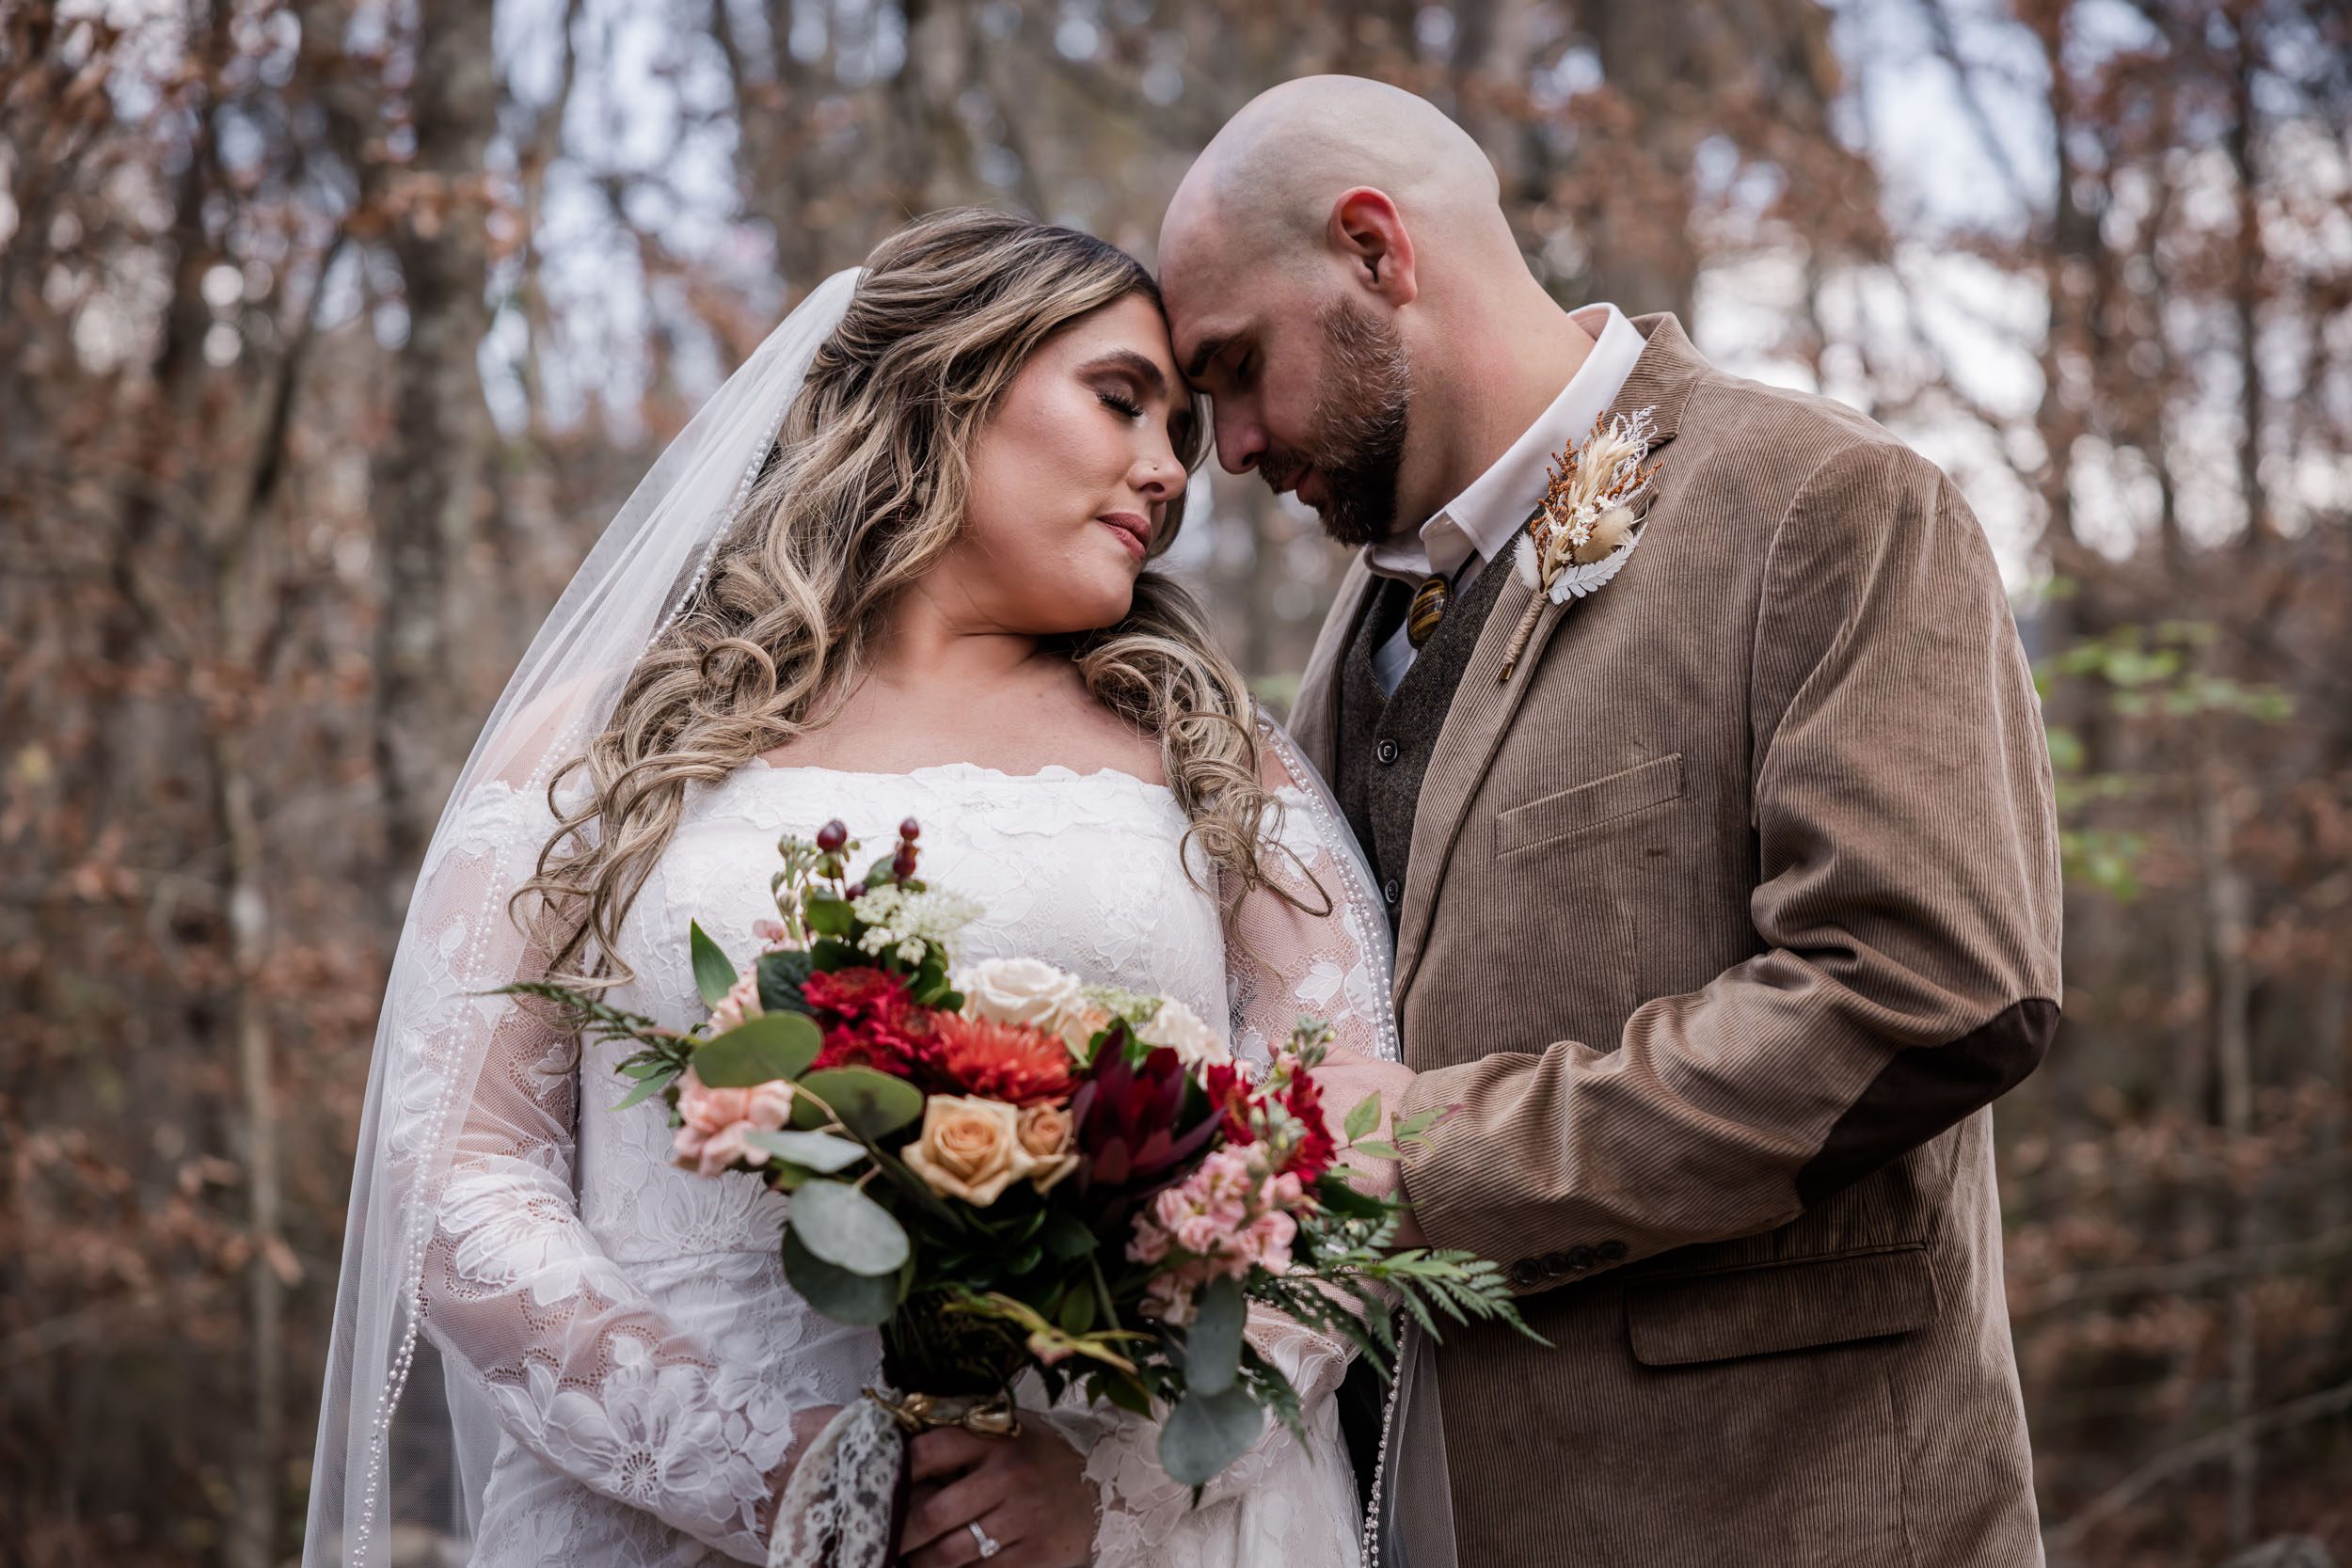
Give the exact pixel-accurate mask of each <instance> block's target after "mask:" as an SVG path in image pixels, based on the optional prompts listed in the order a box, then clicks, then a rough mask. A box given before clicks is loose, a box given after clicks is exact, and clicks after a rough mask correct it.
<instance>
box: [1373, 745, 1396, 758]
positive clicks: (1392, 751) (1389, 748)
mask: <svg viewBox="0 0 2352 1568" xmlns="http://www.w3.org/2000/svg"><path fill="white" fill-rule="evenodd" d="M1372 754H1373V755H1374V756H1375V757H1378V758H1379V759H1380V760H1381V761H1382V762H1383V763H1391V762H1394V761H1395V760H1396V742H1395V741H1393V740H1384V741H1382V742H1381V743H1380V744H1379V745H1377V746H1375V747H1374V748H1373V749H1372Z"/></svg>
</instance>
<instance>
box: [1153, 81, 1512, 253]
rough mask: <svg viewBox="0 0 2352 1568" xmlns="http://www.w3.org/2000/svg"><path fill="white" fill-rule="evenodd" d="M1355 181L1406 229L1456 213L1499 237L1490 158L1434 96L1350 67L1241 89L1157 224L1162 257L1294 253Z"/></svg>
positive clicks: (1308, 243)
mask: <svg viewBox="0 0 2352 1568" xmlns="http://www.w3.org/2000/svg"><path fill="white" fill-rule="evenodd" d="M1359 186H1370V187H1373V188H1375V189H1376V190H1379V191H1381V192H1383V193H1385V194H1386V195H1387V196H1388V197H1389V198H1390V199H1391V200H1392V201H1394V202H1395V203H1396V205H1397V208H1398V210H1399V212H1400V213H1402V214H1404V216H1405V219H1406V222H1407V223H1410V224H1412V225H1414V227H1415V228H1417V229H1422V230H1427V231H1428V232H1431V233H1437V232H1441V231H1444V230H1446V229H1447V228H1448V227H1449V226H1453V225H1457V224H1464V223H1467V224H1470V225H1473V226H1475V227H1476V228H1477V229H1478V230H1484V231H1486V232H1488V233H1492V232H1495V231H1500V232H1501V233H1502V235H1503V237H1504V239H1505V240H1506V242H1507V240H1508V237H1509V229H1508V226H1507V225H1506V224H1505V223H1504V221H1503V217H1502V203H1501V187H1500V186H1499V185H1498V183H1497V182H1496V180H1495V171H1494V166H1493V165H1491V164H1489V163H1488V162H1487V161H1486V153H1485V152H1484V151H1483V150H1480V148H1479V146H1478V143H1477V142H1476V141H1474V140H1472V139H1471V137H1470V133H1468V132H1467V131H1464V130H1463V129H1462V128H1461V127H1460V126H1458V125H1456V124H1454V121H1452V120H1450V119H1447V118H1446V117H1445V116H1444V115H1443V114H1442V113H1441V112H1439V110H1438V107H1437V105H1436V104H1434V103H1430V102H1429V101H1428V100H1426V99H1423V98H1417V97H1415V96H1414V95H1413V94H1411V93H1409V92H1406V91H1405V90H1404V89H1403V88H1402V87H1391V86H1389V85H1388V84H1387V83H1385V82H1373V81H1367V80H1366V79H1364V78H1363V77H1360V76H1305V77H1301V78H1299V79H1298V80H1297V81H1295V82H1285V83H1283V84H1282V85H1281V86H1280V87H1271V88H1269V89H1267V90H1266V91H1264V92H1262V93H1260V94H1259V95H1258V96H1257V97H1256V98H1253V99H1251V100H1250V101H1249V103H1247V104H1246V105H1244V106H1243V108H1242V110H1241V112H1240V113H1239V114H1236V115H1235V116H1234V117H1233V118H1232V119H1231V120H1228V121H1227V122H1226V124H1225V128H1224V129H1223V130H1221V131H1219V132H1218V133H1217V134H1216V137H1215V139H1213V140H1212V141H1211V142H1210V143H1209V145H1208V146H1207V147H1206V148H1205V149H1203V150H1201V153H1200V158H1199V159H1198V160H1197V161H1196V162H1195V163H1194V164H1193V166H1192V168H1191V169H1190V170H1189V171H1188V172H1187V173H1186V174H1185V176H1184V182H1183V184H1181V185H1180V186H1178V187H1177V191H1176V196H1175V198H1174V199H1173V200H1171V201H1170V202H1169V203H1168V215H1167V217H1166V218H1165V219H1164V220H1163V222H1162V223H1161V226H1160V256H1161V262H1162V265H1163V266H1164V267H1167V268H1169V269H1171V270H1174V269H1179V268H1183V267H1187V266H1191V265H1194V264H1196V263H1197V264H1205V265H1206V266H1208V267H1209V268H1211V269H1213V270H1222V267H1223V266H1224V265H1231V264H1236V263H1254V262H1263V261H1277V260H1279V261H1292V260H1295V259H1296V258H1297V256H1298V255H1299V254H1300V253H1302V252H1305V251H1309V250H1311V249H1312V248H1313V247H1314V246H1316V245H1319V244H1320V242H1321V239H1322V236H1323V234H1324V232H1325V230H1326V227H1327V224H1328V223H1329V221H1330V215H1331V208H1332V204H1333V203H1334V202H1335V201H1336V200H1337V199H1338V198H1340V196H1341V195H1342V194H1343V193H1344V192H1346V191H1348V190H1351V189H1354V188H1356V187H1359Z"/></svg>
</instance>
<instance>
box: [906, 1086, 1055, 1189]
mask: <svg viewBox="0 0 2352 1568" xmlns="http://www.w3.org/2000/svg"><path fill="white" fill-rule="evenodd" d="M903 1158H904V1159H905V1161H906V1163H907V1165H908V1167H909V1168H910V1169H912V1170H913V1171H914V1174H915V1175H917V1176H919V1177H921V1178H922V1179H923V1180H924V1183H925V1184H926V1185H927V1186H929V1187H930V1190H931V1191H933V1192H935V1193H937V1194H939V1195H940V1196H942V1197H960V1198H961V1199H963V1201H964V1202H966V1203H969V1204H971V1205H973V1206H974V1207H975V1208H978V1209H985V1208H987V1207H988V1206H989V1205H990V1204H992V1203H993V1202H995V1201H996V1200H997V1198H998V1197H1000V1196H1003V1194H1004V1191H1005V1189H1006V1188H1007V1187H1009V1186H1011V1185H1012V1184H1013V1183H1014V1182H1015V1181H1017V1180H1020V1179H1021V1178H1023V1177H1025V1176H1027V1175H1028V1174H1029V1173H1030V1172H1032V1171H1034V1170H1035V1169H1036V1168H1037V1161H1036V1160H1034V1159H1032V1158H1031V1157H1030V1155H1029V1152H1028V1150H1026V1149H1025V1148H1022V1147H1021V1113H1020V1112H1018V1111H1016V1110H1014V1109H1013V1108H1012V1107H1011V1106H1009V1105H1008V1104H1006V1103H1005V1102H1004V1101H1001V1100H981V1099H977V1098H976V1097H974V1096H970V1095H952V1094H935V1095H933V1096H931V1098H930V1101H928V1102H927V1103H926V1104H925V1105H924V1107H923V1132H922V1135H921V1136H920V1137H917V1138H916V1139H915V1140H914V1142H913V1143H912V1144H909V1145H908V1146H907V1149H906V1152H905V1154H904V1156H903Z"/></svg>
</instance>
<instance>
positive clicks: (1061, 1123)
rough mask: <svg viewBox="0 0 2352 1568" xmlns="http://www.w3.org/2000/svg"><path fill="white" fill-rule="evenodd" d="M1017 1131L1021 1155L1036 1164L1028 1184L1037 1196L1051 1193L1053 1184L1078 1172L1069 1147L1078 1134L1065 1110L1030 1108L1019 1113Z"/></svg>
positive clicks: (1038, 1106) (1051, 1106)
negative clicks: (1036, 1191)
mask: <svg viewBox="0 0 2352 1568" xmlns="http://www.w3.org/2000/svg"><path fill="white" fill-rule="evenodd" d="M1017 1131H1018V1133H1019V1136H1020V1139H1021V1149H1022V1152H1023V1153H1025V1154H1026V1155H1028V1156H1029V1158H1030V1159H1031V1160H1033V1161H1035V1162H1036V1163H1037V1168H1036V1169H1034V1170H1032V1171H1031V1172H1030V1173H1029V1183H1030V1185H1032V1186H1034V1187H1035V1188H1037V1190H1038V1191H1039V1192H1041V1193H1045V1192H1051V1191H1053V1189H1054V1183H1056V1182H1057V1181H1059V1180H1061V1179H1062V1178H1063V1177H1065V1176H1068V1175H1069V1174H1070V1173H1071V1172H1072V1171H1073V1170H1076V1169H1077V1168H1078V1156H1077V1154H1076V1153H1075V1152H1073V1150H1072V1148H1071V1147H1070V1146H1071V1142H1072V1140H1073V1138H1075V1137H1076V1135H1077V1131H1078V1130H1077V1126H1076V1124H1075V1123H1073V1121H1072V1120H1071V1119H1070V1112H1069V1110H1068V1109H1067V1108H1066V1107H1063V1106H1060V1105H1031V1106H1029V1107H1028V1108H1027V1109H1025V1110H1024V1111H1023V1112H1022V1113H1021V1118H1020V1121H1019V1122H1018V1124H1017Z"/></svg>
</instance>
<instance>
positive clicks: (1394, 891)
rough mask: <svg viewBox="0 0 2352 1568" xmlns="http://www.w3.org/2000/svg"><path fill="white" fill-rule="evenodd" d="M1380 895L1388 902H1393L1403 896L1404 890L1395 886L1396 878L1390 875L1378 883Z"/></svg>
mask: <svg viewBox="0 0 2352 1568" xmlns="http://www.w3.org/2000/svg"><path fill="white" fill-rule="evenodd" d="M1380 896H1381V897H1383V898H1386V899H1387V900H1388V901H1389V902H1390V903H1391V904H1393V903H1395V902H1396V901H1397V900H1398V899H1399V898H1402V897H1403V896H1405V890H1404V889H1403V888H1401V887H1399V886H1397V885H1396V879H1395V878H1394V877H1391V878H1390V879H1388V880H1387V881H1385V882H1383V883H1381V884H1380Z"/></svg>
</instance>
